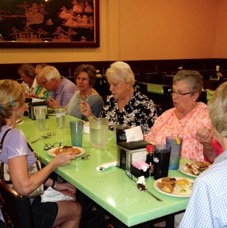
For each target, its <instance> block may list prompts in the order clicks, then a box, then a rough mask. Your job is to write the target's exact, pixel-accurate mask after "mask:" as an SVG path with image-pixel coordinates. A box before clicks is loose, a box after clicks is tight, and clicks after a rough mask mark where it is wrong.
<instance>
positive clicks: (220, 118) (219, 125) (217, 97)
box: [208, 82, 227, 137]
mask: <svg viewBox="0 0 227 228" xmlns="http://www.w3.org/2000/svg"><path fill="white" fill-rule="evenodd" d="M208 109H209V115H210V119H211V123H212V127H213V128H214V129H215V130H216V131H217V132H218V133H219V134H220V135H221V136H223V137H227V118H226V113H227V82H224V83H222V84H221V85H219V87H218V88H217V89H216V90H215V93H214V94H213V96H212V98H211V99H210V100H209V102H208Z"/></svg>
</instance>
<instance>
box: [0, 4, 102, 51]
mask: <svg viewBox="0 0 227 228" xmlns="http://www.w3.org/2000/svg"><path fill="white" fill-rule="evenodd" d="M99 45H100V44H99V0H1V1H0V48H45V47H46V48H52V47H53V48H57V47H59V48H66V47H69V48H70V47H80V48H82V47H99Z"/></svg>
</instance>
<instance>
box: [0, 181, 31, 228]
mask: <svg viewBox="0 0 227 228" xmlns="http://www.w3.org/2000/svg"><path fill="white" fill-rule="evenodd" d="M0 205H1V210H2V214H3V217H4V219H5V222H6V224H7V227H14V228H33V227H34V226H33V221H32V214H31V206H30V200H29V199H28V198H27V197H25V196H20V195H19V194H18V193H17V192H16V191H14V190H13V189H11V188H10V187H9V186H8V185H7V184H6V183H5V182H3V181H1V180H0Z"/></svg>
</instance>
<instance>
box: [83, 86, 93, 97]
mask: <svg viewBox="0 0 227 228" xmlns="http://www.w3.org/2000/svg"><path fill="white" fill-rule="evenodd" d="M91 94H92V88H91V89H90V90H89V91H88V93H85V94H82V93H81V91H80V97H81V98H82V99H87V98H88V97H90V96H91Z"/></svg>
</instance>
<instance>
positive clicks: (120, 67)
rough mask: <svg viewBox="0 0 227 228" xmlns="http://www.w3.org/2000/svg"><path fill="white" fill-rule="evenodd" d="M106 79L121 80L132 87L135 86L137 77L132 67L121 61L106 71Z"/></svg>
mask: <svg viewBox="0 0 227 228" xmlns="http://www.w3.org/2000/svg"><path fill="white" fill-rule="evenodd" d="M106 77H107V80H108V81H109V80H119V79H121V80H123V81H124V82H125V83H128V84H131V85H132V86H133V85H134V84H135V75H134V73H133V71H132V69H131V67H130V66H129V65H128V64H127V63H125V62H121V61H117V62H114V63H112V64H111V65H110V67H109V68H108V69H107V70H106Z"/></svg>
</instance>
